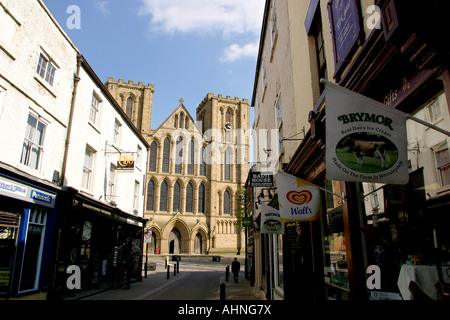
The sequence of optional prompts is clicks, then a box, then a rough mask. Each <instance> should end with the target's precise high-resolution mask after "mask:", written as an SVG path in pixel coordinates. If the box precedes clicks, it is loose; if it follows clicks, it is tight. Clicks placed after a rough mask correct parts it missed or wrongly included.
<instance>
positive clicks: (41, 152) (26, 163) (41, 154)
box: [20, 112, 48, 171]
mask: <svg viewBox="0 0 450 320" xmlns="http://www.w3.org/2000/svg"><path fill="white" fill-rule="evenodd" d="M30 117H33V118H34V119H35V120H36V127H34V128H32V129H33V132H34V133H33V134H32V137H27V136H26V135H27V131H28V128H29V126H30V125H29V123H28V119H29V118H30ZM39 124H42V125H43V126H44V130H43V134H42V138H41V141H40V142H38V141H35V138H36V131H37V130H36V129H37V128H38V126H39ZM47 131H48V122H46V121H44V120H43V119H42V118H41V117H39V116H37V115H36V114H34V113H31V112H30V113H28V117H27V124H26V129H25V134H24V140H23V141H24V145H25V143H27V144H31V147H29V151H28V153H27V155H26V159H23V157H24V147H22V152H21V155H20V163H21V164H23V165H24V166H27V167H29V168H31V169H33V170H37V171H39V170H40V169H41V167H42V159H43V157H44V150H45V148H44V144H45V138H46V133H47ZM30 132H31V130H30ZM34 146H37V147H38V149H39V155H38V159H37V162H36V163H35V165H34V166H32V165H31V164H30V155H31V150H32V149H33V148H34Z"/></svg>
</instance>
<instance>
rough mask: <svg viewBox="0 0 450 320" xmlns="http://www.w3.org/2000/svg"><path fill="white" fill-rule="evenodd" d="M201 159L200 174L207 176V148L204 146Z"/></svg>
mask: <svg viewBox="0 0 450 320" xmlns="http://www.w3.org/2000/svg"><path fill="white" fill-rule="evenodd" d="M201 152H202V153H201V155H200V157H201V159H200V175H201V176H206V148H205V147H202V151H201Z"/></svg>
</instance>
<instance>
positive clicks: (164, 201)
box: [159, 180, 168, 211]
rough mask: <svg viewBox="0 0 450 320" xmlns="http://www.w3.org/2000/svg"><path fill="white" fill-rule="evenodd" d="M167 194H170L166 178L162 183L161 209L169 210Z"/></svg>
mask: <svg viewBox="0 0 450 320" xmlns="http://www.w3.org/2000/svg"><path fill="white" fill-rule="evenodd" d="M167 195H168V186H167V182H166V181H165V180H164V181H163V182H162V183H161V192H160V198H159V210H161V211H167Z"/></svg>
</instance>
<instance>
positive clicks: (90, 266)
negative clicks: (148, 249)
mask: <svg viewBox="0 0 450 320" xmlns="http://www.w3.org/2000/svg"><path fill="white" fill-rule="evenodd" d="M60 212H61V213H62V214H61V215H60V216H59V218H58V222H57V230H56V235H55V251H54V252H55V255H54V265H53V270H52V275H53V279H52V290H51V299H60V298H64V297H66V296H70V295H74V294H75V293H78V292H80V291H84V290H89V289H96V288H105V287H121V286H122V285H125V284H126V282H125V281H126V272H127V270H130V272H131V278H132V280H134V281H136V280H138V281H139V280H141V278H142V275H141V265H142V246H143V230H144V229H143V228H144V226H145V219H143V218H140V217H137V216H133V215H130V214H127V213H125V212H122V211H121V210H119V209H118V208H115V207H113V206H109V205H106V204H104V203H101V202H99V201H96V200H94V199H92V198H90V197H88V196H85V195H83V194H81V193H78V192H77V190H75V189H72V188H66V189H65V192H64V196H63V201H62V202H61V207H60ZM70 266H76V267H78V268H79V269H78V268H77V270H79V271H80V287H79V288H69V287H68V286H67V279H68V278H69V276H71V273H68V271H67V270H68V268H69V267H70Z"/></svg>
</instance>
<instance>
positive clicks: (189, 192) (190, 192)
mask: <svg viewBox="0 0 450 320" xmlns="http://www.w3.org/2000/svg"><path fill="white" fill-rule="evenodd" d="M193 204H194V187H193V186H192V183H190V182H189V183H188V185H187V186H186V212H192V211H193V210H192V209H193Z"/></svg>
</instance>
